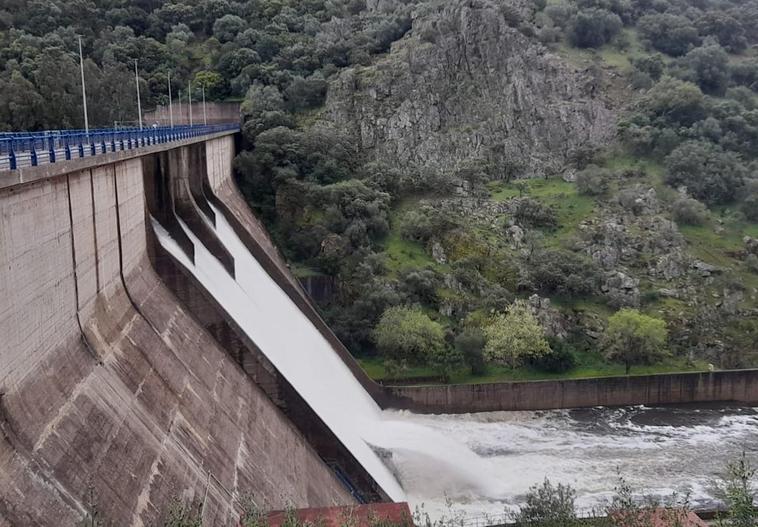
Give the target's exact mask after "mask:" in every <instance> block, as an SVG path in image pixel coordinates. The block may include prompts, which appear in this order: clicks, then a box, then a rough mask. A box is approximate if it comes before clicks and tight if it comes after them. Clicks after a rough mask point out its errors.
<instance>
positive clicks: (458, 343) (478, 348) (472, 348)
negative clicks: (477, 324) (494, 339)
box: [454, 328, 487, 375]
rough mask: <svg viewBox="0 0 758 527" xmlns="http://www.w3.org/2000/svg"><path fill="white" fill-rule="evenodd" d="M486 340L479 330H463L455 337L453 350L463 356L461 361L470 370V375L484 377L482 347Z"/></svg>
mask: <svg viewBox="0 0 758 527" xmlns="http://www.w3.org/2000/svg"><path fill="white" fill-rule="evenodd" d="M486 343H487V340H486V338H485V336H484V332H483V331H482V330H481V329H479V328H469V329H464V330H463V331H462V332H461V333H459V334H458V335H457V336H456V337H455V341H454V346H455V349H456V350H458V352H459V353H460V354H461V355H462V356H463V360H465V361H466V364H467V365H468V366H469V368H471V374H472V375H484V373H485V371H486V368H485V365H484V345H485V344H486Z"/></svg>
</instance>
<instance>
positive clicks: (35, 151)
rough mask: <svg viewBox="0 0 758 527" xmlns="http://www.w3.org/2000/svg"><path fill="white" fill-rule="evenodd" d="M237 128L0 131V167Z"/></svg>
mask: <svg viewBox="0 0 758 527" xmlns="http://www.w3.org/2000/svg"><path fill="white" fill-rule="evenodd" d="M230 130H239V124H238V123H228V124H215V125H196V126H186V125H182V126H174V127H170V126H161V127H145V128H142V129H139V128H104V129H91V130H89V132H87V131H85V130H46V131H44V132H0V170H16V169H17V168H20V167H22V166H37V165H40V164H43V163H58V162H61V161H68V160H71V159H78V158H82V157H90V156H95V155H99V154H105V153H108V152H119V151H122V150H132V149H135V148H142V147H145V146H151V145H157V144H161V143H169V142H172V141H181V140H183V139H189V138H192V137H198V136H202V135H208V134H214V133H217V132H225V131H230Z"/></svg>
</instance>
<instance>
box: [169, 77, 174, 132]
mask: <svg viewBox="0 0 758 527" xmlns="http://www.w3.org/2000/svg"><path fill="white" fill-rule="evenodd" d="M168 119H169V123H170V124H171V128H173V127H174V106H173V103H172V101H171V72H170V71H169V72H168Z"/></svg>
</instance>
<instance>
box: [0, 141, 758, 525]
mask: <svg viewBox="0 0 758 527" xmlns="http://www.w3.org/2000/svg"><path fill="white" fill-rule="evenodd" d="M237 140H238V139H237V131H236V130H235V129H229V130H226V131H217V132H212V133H208V134H203V135H196V136H192V137H183V138H176V139H174V140H172V141H171V142H166V143H161V142H156V143H154V144H148V145H145V146H143V147H141V148H140V149H137V150H128V149H127V150H118V151H110V152H108V151H107V150H108V148H104V150H106V151H105V152H101V153H100V155H97V156H91V157H83V158H80V159H73V160H70V161H68V162H65V163H50V164H40V165H39V166H29V167H23V168H21V169H18V170H15V171H9V172H4V173H0V219H1V220H2V223H1V224H0V270H1V272H0V291H2V294H0V336H2V343H0V346H2V353H0V394H1V395H0V432H2V441H0V467H1V470H0V518H2V519H1V520H0V525H51V524H57V525H75V524H77V522H78V521H80V520H81V518H82V517H83V516H84V515H85V514H86V513H87V510H88V508H89V507H90V506H91V503H89V501H90V499H91V497H93V496H94V500H95V501H96V504H97V507H98V509H99V510H100V511H101V512H102V513H103V515H104V517H106V518H108V520H109V521H111V522H114V523H115V524H117V525H154V524H156V523H157V522H158V521H159V519H160V515H161V513H162V512H163V511H164V510H165V509H166V507H167V506H168V504H169V503H170V502H171V501H172V500H175V499H186V500H193V501H195V502H197V503H199V504H200V506H201V511H202V518H203V522H204V524H206V525H234V524H236V522H237V519H238V517H239V513H240V503H241V501H242V499H243V498H244V497H245V496H252V498H253V499H254V500H255V501H256V503H257V504H258V505H259V506H261V507H267V508H271V509H281V508H284V507H287V506H294V507H327V506H332V505H352V504H357V503H362V502H377V501H403V500H409V501H410V502H411V503H412V504H413V505H421V504H427V505H428V510H429V511H431V512H433V513H434V514H435V516H440V515H442V514H444V509H445V501H446V499H447V498H450V499H451V500H453V501H454V502H455V503H456V505H457V506H459V507H461V508H463V509H464V510H467V511H469V512H470V513H471V514H476V513H477V512H487V513H492V514H497V513H499V512H502V511H503V510H505V509H509V508H513V507H514V506H515V505H517V504H518V503H519V500H520V499H521V498H522V497H523V494H524V492H525V491H526V490H527V489H528V487H529V485H531V484H533V483H537V482H539V481H540V480H541V479H542V478H543V477H544V476H546V475H547V476H550V477H551V478H552V477H553V476H555V477H556V478H557V480H560V481H562V482H567V483H571V484H572V485H575V486H576V488H577V489H578V490H579V492H580V496H579V498H580V502H581V503H582V504H583V505H586V506H594V505H596V504H598V503H600V502H601V500H602V499H603V498H604V497H605V495H604V493H603V489H606V490H607V489H609V488H612V487H613V477H614V475H615V474H614V472H613V470H612V468H613V467H614V466H619V465H622V464H627V465H629V466H634V465H635V464H636V465H637V466H638V467H641V468H640V470H638V472H635V473H634V474H633V475H632V477H633V479H634V482H635V483H640V484H645V483H649V482H652V481H655V480H656V479H660V478H659V474H660V472H661V471H662V470H668V471H671V470H672V466H671V465H670V460H671V459H679V460H682V459H683V456H685V453H686V452H688V451H689V450H688V449H693V448H696V449H700V450H701V451H702V452H703V456H702V458H701V461H702V462H703V463H704V464H705V463H706V462H709V463H710V465H708V474H714V473H715V472H716V471H717V469H718V467H717V466H716V465H717V463H718V462H721V461H722V458H721V457H719V456H726V455H727V454H730V453H734V452H736V451H738V450H739V449H740V448H743V449H748V450H751V449H756V448H758V444H754V441H755V440H754V439H753V438H754V437H755V434H753V433H752V432H753V431H754V430H755V427H756V426H757V425H758V423H756V417H755V414H754V412H753V411H752V410H750V409H738V408H722V409H709V410H705V409H699V408H696V409H688V410H682V412H690V413H689V414H687V415H700V416H701V417H700V421H699V424H697V425H696V426H694V427H691V426H683V425H678V424H677V423H676V412H673V414H666V415H662V416H661V415H660V414H656V410H654V409H649V408H644V407H643V408H640V407H637V408H625V409H619V410H600V409H594V410H593V409H589V410H584V411H583V412H584V413H583V412H582V411H570V412H569V411H546V412H515V413H513V412H495V413H479V414H466V413H465V412H463V409H462V408H456V412H460V413H461V415H444V413H445V412H444V411H442V410H444V407H443V406H439V405H438V403H435V405H436V406H432V405H431V402H434V401H437V400H438V398H435V399H434V400H432V399H431V396H429V397H428V398H427V404H429V405H430V406H431V407H432V408H433V409H434V410H435V411H436V413H438V414H443V415H424V416H422V415H416V414H413V413H410V412H408V411H405V410H387V408H389V407H393V406H399V407H405V406H406V403H407V400H408V397H405V398H402V399H398V398H396V397H397V395H398V393H399V394H400V395H403V394H405V395H407V394H408V393H409V392H408V390H407V389H406V390H405V391H403V390H400V391H399V392H398V391H395V392H393V391H392V390H388V389H385V388H383V387H380V386H378V385H377V384H375V383H374V382H373V381H371V380H370V379H369V378H368V377H367V376H366V375H365V373H363V371H362V370H361V369H360V368H359V367H358V366H357V364H356V363H355V362H354V361H353V359H352V358H351V356H350V355H349V352H348V351H347V350H346V349H345V348H344V346H342V344H341V343H340V342H339V340H338V339H337V338H336V337H335V336H334V334H333V333H332V332H331V331H330V330H329V328H328V327H327V325H326V324H325V323H324V322H323V320H322V319H321V318H320V316H319V315H318V313H317V312H316V310H315V308H314V307H313V305H312V304H311V302H310V300H309V299H308V297H307V295H306V294H305V293H304V292H303V290H302V288H301V287H300V285H299V283H298V282H297V280H296V279H295V278H294V277H293V276H292V275H291V273H290V272H289V270H288V268H287V265H286V263H285V262H284V260H283V258H282V257H281V255H280V254H279V253H278V251H277V249H276V247H275V245H274V244H273V242H272V241H271V239H270V238H269V236H268V235H267V233H266V231H265V229H264V227H263V226H262V224H261V223H260V222H259V221H258V220H257V219H256V218H255V216H254V215H253V214H252V213H251V212H250V210H249V209H248V207H247V204H246V203H245V201H244V199H243V198H242V196H241V195H240V194H239V192H238V190H237V188H236V185H235V183H234V180H233V159H234V155H235V152H236V141H237ZM114 144H115V141H114ZM698 382H699V383H700V384H703V385H704V386H708V383H703V382H701V381H698ZM725 384H726V383H725ZM719 386H720V385H719ZM744 386H745V384H744V382H743V384H741V385H740V389H742V390H743V392H744V391H745V390H746V388H745V387H744ZM625 390H626V391H629V390H628V386H627V387H625ZM650 391H651V390H649V389H648V392H650ZM446 393H448V395H449V394H450V393H452V392H451V391H448V392H446ZM619 393H621V392H619ZM623 393H626V392H623ZM723 397H724V398H725V399H727V400H731V399H734V398H735V397H737V396H735V394H734V392H729V393H727V391H726V390H724V396H723ZM740 397H741V396H740ZM751 397H752V396H751ZM617 400H618V401H623V399H617ZM651 400H652V399H651ZM614 401H616V399H614ZM448 407H450V408H454V405H452V404H450V405H449V406H448ZM614 412H616V413H614ZM656 415H657V416H658V417H656ZM680 415H681V414H680ZM656 419H657V420H656ZM725 437H730V438H732V440H731V442H730V443H729V444H728V445H727V446H728V448H725V450H724V451H717V450H716V449H717V446H716V445H718V444H719V442H721V441H722V440H723V438H725ZM577 445H582V446H583V452H584V454H583V455H582V456H578V457H576V459H573V458H572V456H573V454H575V453H576V451H577V448H578V446H577ZM609 447H613V448H609ZM600 449H602V450H603V451H604V452H606V453H607V454H606V458H604V459H602V461H599V460H598V459H597V456H598V452H599V451H600ZM569 452H572V456H569V455H568V453H569ZM634 452H641V454H640V455H637V456H635V455H633V453H634ZM652 453H655V455H651V454H652ZM593 460H594V464H593V463H591V462H590V461H593ZM667 463H668V464H667ZM693 486H694V488H693ZM688 489H689V490H693V492H694V493H695V494H696V497H697V499H698V500H700V501H701V502H702V503H708V502H709V500H710V499H711V491H710V489H709V488H708V485H707V481H705V480H704V479H703V478H700V479H697V480H696V481H695V475H694V474H686V473H682V474H679V475H677V476H676V477H673V476H672V477H671V478H669V479H668V480H665V481H661V486H660V488H656V489H654V490H656V491H658V492H659V493H660V494H665V493H666V492H669V491H670V490H681V491H683V490H688ZM582 500H583V501H582Z"/></svg>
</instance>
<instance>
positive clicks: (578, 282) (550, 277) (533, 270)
mask: <svg viewBox="0 0 758 527" xmlns="http://www.w3.org/2000/svg"><path fill="white" fill-rule="evenodd" d="M523 272H524V275H525V276H522V283H521V286H522V287H525V288H527V289H530V290H532V291H534V292H537V293H540V294H541V295H544V296H550V295H556V294H557V295H566V296H569V297H582V296H588V295H592V294H594V293H596V292H597V291H598V289H599V287H600V276H601V271H600V270H599V268H598V267H597V264H595V263H594V262H593V261H592V260H590V259H588V258H584V257H582V256H580V255H578V254H576V253H573V252H571V251H567V250H565V249H547V250H545V249H542V250H537V251H535V252H534V253H533V254H532V255H531V257H530V258H528V260H527V262H525V265H524V266H523Z"/></svg>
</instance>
